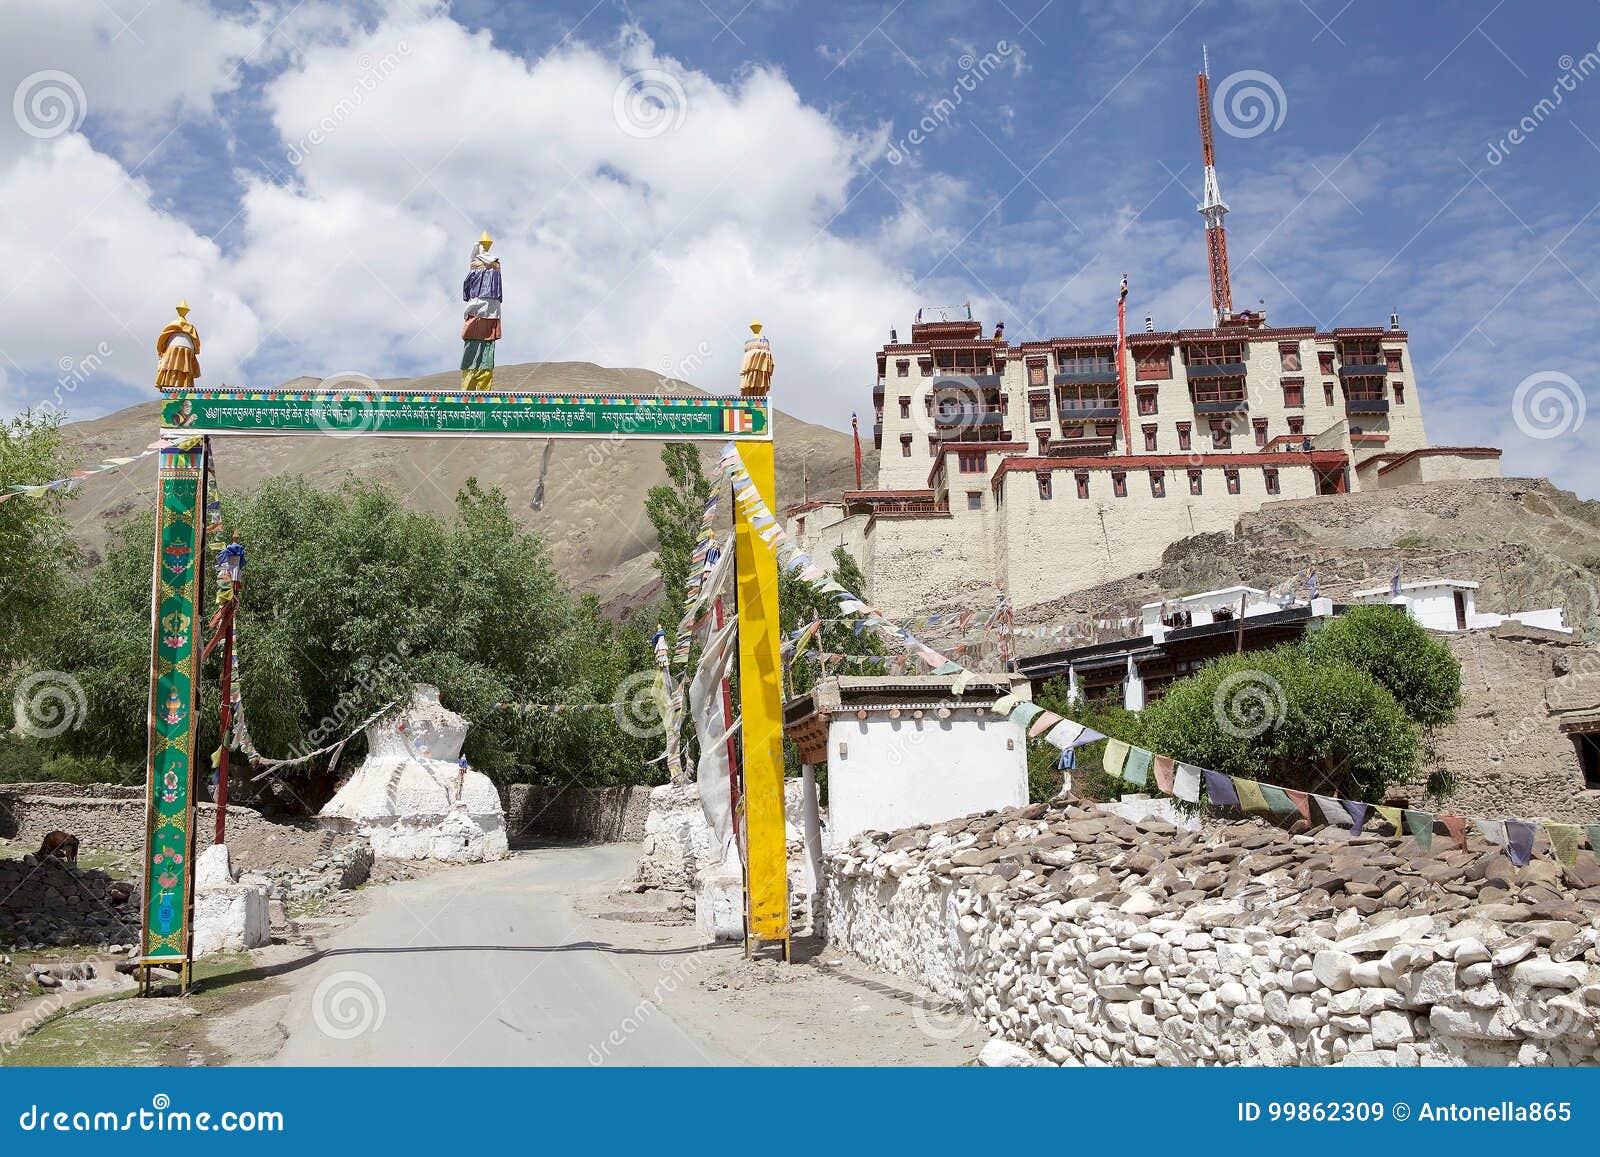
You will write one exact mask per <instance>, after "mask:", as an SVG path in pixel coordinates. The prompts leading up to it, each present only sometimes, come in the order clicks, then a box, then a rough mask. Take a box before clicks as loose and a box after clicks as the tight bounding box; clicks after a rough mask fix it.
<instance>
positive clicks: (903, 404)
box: [900, 397, 911, 418]
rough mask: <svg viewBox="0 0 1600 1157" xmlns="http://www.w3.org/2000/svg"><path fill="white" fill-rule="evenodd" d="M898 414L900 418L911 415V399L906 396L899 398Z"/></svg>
mask: <svg viewBox="0 0 1600 1157" xmlns="http://www.w3.org/2000/svg"><path fill="white" fill-rule="evenodd" d="M900 416H901V417H902V418H909V417H911V399H910V398H908V397H902V398H901V399H900Z"/></svg>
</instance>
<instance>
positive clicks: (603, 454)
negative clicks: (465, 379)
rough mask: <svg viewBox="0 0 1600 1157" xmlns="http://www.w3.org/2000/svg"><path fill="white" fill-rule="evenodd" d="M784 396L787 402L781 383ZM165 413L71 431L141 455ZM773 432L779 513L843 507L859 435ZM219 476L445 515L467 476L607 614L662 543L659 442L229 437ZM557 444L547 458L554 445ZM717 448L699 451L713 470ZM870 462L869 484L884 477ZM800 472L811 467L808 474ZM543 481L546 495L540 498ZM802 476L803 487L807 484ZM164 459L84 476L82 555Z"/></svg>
mask: <svg viewBox="0 0 1600 1157" xmlns="http://www.w3.org/2000/svg"><path fill="white" fill-rule="evenodd" d="M317 382H318V379H315V378H296V379H295V380H294V381H292V382H286V383H284V386H285V388H288V387H296V388H301V389H304V388H307V387H310V386H314V385H316V384H317ZM495 382H496V385H497V386H500V387H501V388H503V389H511V390H522V389H527V390H541V391H549V392H571V393H652V392H656V391H660V390H662V389H665V390H666V392H668V393H672V394H695V393H700V392H702V391H699V390H697V389H696V388H695V387H693V386H691V385H689V384H687V383H685V382H678V381H669V382H664V381H663V379H662V378H661V376H660V375H659V374H655V373H652V372H650V371H648V370H640V369H606V368H604V367H602V366H597V365H592V364H590V363H588V362H532V363H528V364H525V365H512V366H501V367H498V368H497V369H496V370H495ZM458 383H459V378H458V376H457V374H456V372H455V371H450V372H447V373H440V374H430V375H428V376H427V377H422V378H411V379H403V378H396V379H388V380H385V381H383V382H381V383H380V384H381V385H383V386H384V387H385V388H393V389H403V390H416V391H418V392H428V391H447V390H450V389H452V388H457V386H458ZM777 397H779V398H781V397H782V385H781V381H780V384H779V387H778V390H777ZM159 406H160V402H159V400H158V399H152V400H151V401H149V402H144V403H140V404H139V405H136V406H130V407H128V408H127V409H125V410H120V411H118V412H117V413H115V414H109V415H107V416H106V417H103V418H96V419H94V420H93V421H87V422H78V423H74V424H72V425H70V426H68V427H67V428H66V429H67V433H68V435H69V437H71V438H74V439H75V440H76V441H77V443H78V445H79V447H80V448H81V452H82V457H83V459H84V460H85V461H89V462H92V461H96V460H99V459H102V458H105V457H110V456H119V455H128V454H134V453H137V452H138V451H139V450H142V449H143V448H144V447H145V446H147V445H148V444H149V443H150V442H151V441H152V440H153V439H154V437H155V436H156V433H157V431H158V430H159V429H160V414H159ZM774 424H775V430H776V435H777V475H778V477H777V485H778V503H779V506H780V507H782V506H785V505H788V504H790V503H794V502H798V501H800V500H801V496H802V493H803V492H804V493H809V495H810V496H811V497H812V498H819V497H837V496H838V495H839V493H840V492H841V491H842V490H844V489H846V488H848V487H850V486H853V485H854V473H853V467H852V464H851V460H852V452H851V443H850V435H849V434H846V433H842V432H840V431H838V430H831V429H828V428H827V427H824V426H816V425H812V424H811V423H809V422H802V421H800V420H799V419H798V418H794V417H791V416H790V415H788V414H786V413H784V412H783V411H782V410H779V411H778V412H777V414H776V416H775V419H774ZM213 447H214V449H215V452H216V456H217V463H216V465H217V478H218V482H219V485H220V486H221V487H222V488H223V489H224V490H225V491H226V490H228V489H234V488H241V489H243V488H249V487H252V486H255V485H256V484H258V483H260V482H261V481H262V480H263V479H265V478H268V477H272V476H274V475H283V474H300V475H303V476H305V477H306V478H307V479H309V480H310V481H311V482H312V483H313V484H314V485H317V486H321V487H328V488H332V487H336V486H338V485H339V484H340V483H341V482H342V481H344V480H345V479H346V478H348V477H350V476H355V477H358V478H363V479H374V480H377V481H380V482H383V483H385V484H387V485H389V486H392V487H394V488H395V489H397V490H398V491H399V492H400V493H401V494H402V495H404V496H405V502H406V503H407V505H410V506H413V507H415V508H417V509H420V510H430V511H434V512H436V513H448V512H450V511H451V510H453V508H454V500H455V495H456V493H457V491H458V490H460V488H461V487H462V485H463V484H464V483H465V482H466V480H467V478H469V477H476V478H477V479H478V482H479V483H480V484H481V485H483V486H484V487H485V488H488V487H499V488H500V489H501V490H502V491H504V493H505V494H506V496H507V499H508V500H509V502H510V504H511V509H512V511H513V512H514V513H515V514H516V515H517V516H518V517H519V518H520V520H521V521H522V523H523V525H524V526H526V527H528V528H529V529H531V530H534V531H537V532H538V533H539V534H541V535H542V536H543V537H544V539H545V541H546V543H547V544H548V545H549V547H550V551H551V554H552V556H553V557H554V559H555V563H556V566H557V568H558V569H559V570H560V572H561V573H562V574H563V575H564V576H565V577H566V579H567V580H568V581H569V582H570V583H571V584H572V586H573V587H574V589H575V590H577V591H580V592H587V591H593V592H595V593H596V594H598V595H599V596H600V598H601V600H602V602H604V603H605V604H606V605H607V606H608V607H611V608H613V609H616V610H621V609H622V608H624V607H629V606H636V605H638V604H639V603H641V602H643V601H645V600H647V599H649V598H650V597H651V596H652V594H653V592H654V589H655V587H656V574H655V570H654V568H653V567H652V566H651V561H652V559H653V557H654V552H655V548H656V542H655V534H654V532H653V531H652V529H651V527H650V523H649V521H648V520H647V519H646V518H645V516H644V497H645V492H646V491H647V490H649V488H650V487H652V486H656V485H660V484H662V483H664V482H665V481H666V480H667V479H666V472H665V470H664V469H663V468H662V466H661V456H660V443H656V442H630V443H625V444H621V445H615V444H611V443H606V442H600V441H595V442H588V441H551V442H548V443H546V442H543V441H538V440H528V439H518V440H512V439H507V440H502V441H496V440H484V439H471V438H436V439H425V438H344V439H340V438H330V437H260V438H252V437H227V438H218V439H216V440H214V442H213ZM547 447H548V459H546V453H547V450H546V448H547ZM715 451H716V447H715V445H713V444H710V443H707V444H705V445H704V452H705V458H706V461H707V465H708V466H709V465H710V464H711V462H712V461H713V460H714V456H715ZM865 453H866V454H867V455H868V456H869V459H871V460H869V461H867V462H866V463H865V465H864V467H863V469H864V471H865V473H864V477H866V478H867V479H873V478H876V477H877V463H876V460H875V458H872V448H871V444H870V443H869V444H868V445H867V446H866V449H865ZM802 463H803V464H804V465H803V466H802ZM541 470H543V473H544V482H545V497H544V502H543V505H542V507H541V508H540V509H538V510H535V509H534V506H533V499H534V495H535V493H536V490H537V487H538V483H539V479H540V473H541ZM802 470H803V471H804V474H805V484H804V486H803V484H802ZM154 486H155V460H154V458H151V459H149V460H146V461H143V462H138V463H135V464H134V465H131V466H127V467H124V468H123V469H121V470H117V471H113V472H111V473H108V474H103V475H99V476H97V477H93V478H89V479H86V480H85V481H84V483H83V485H82V487H81V489H80V491H79V494H78V498H77V501H76V502H74V503H73V504H72V505H71V506H70V507H69V508H68V513H69V516H70V517H71V518H72V519H73V522H74V529H75V534H76V537H77V539H78V541H79V542H80V543H81V544H82V545H83V547H84V548H85V549H86V550H88V551H90V552H93V553H91V555H90V557H91V559H93V558H97V557H98V556H99V555H100V554H101V553H103V552H104V549H105V544H106V540H107V538H108V536H109V533H110V531H111V528H112V527H113V526H115V525H116V524H117V523H118V522H119V521H121V520H122V519H124V518H126V517H127V515H128V514H129V513H130V512H132V511H133V510H135V509H137V508H138V507H139V506H140V505H141V504H148V503H150V502H151V501H152V500H153V494H154Z"/></svg>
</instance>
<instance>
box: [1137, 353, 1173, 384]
mask: <svg viewBox="0 0 1600 1157" xmlns="http://www.w3.org/2000/svg"><path fill="white" fill-rule="evenodd" d="M1133 376H1134V379H1135V380H1136V381H1140V382H1164V381H1166V380H1167V379H1168V378H1170V377H1172V350H1171V348H1170V347H1168V348H1165V349H1153V350H1140V351H1139V352H1138V353H1136V354H1134V355H1133Z"/></svg>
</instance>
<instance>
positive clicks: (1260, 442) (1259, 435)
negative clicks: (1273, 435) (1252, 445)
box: [1250, 418, 1267, 446]
mask: <svg viewBox="0 0 1600 1157" xmlns="http://www.w3.org/2000/svg"><path fill="white" fill-rule="evenodd" d="M1250 425H1251V426H1253V427H1255V431H1256V445H1257V446H1265V445H1266V444H1267V420H1266V419H1265V418H1257V419H1255V421H1253V422H1251V423H1250Z"/></svg>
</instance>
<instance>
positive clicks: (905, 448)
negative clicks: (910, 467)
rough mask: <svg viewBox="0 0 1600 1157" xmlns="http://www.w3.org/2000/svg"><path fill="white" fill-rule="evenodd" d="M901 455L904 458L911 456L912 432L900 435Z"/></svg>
mask: <svg viewBox="0 0 1600 1157" xmlns="http://www.w3.org/2000/svg"><path fill="white" fill-rule="evenodd" d="M900 457H902V458H909V457H911V435H910V434H901V435H900Z"/></svg>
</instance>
